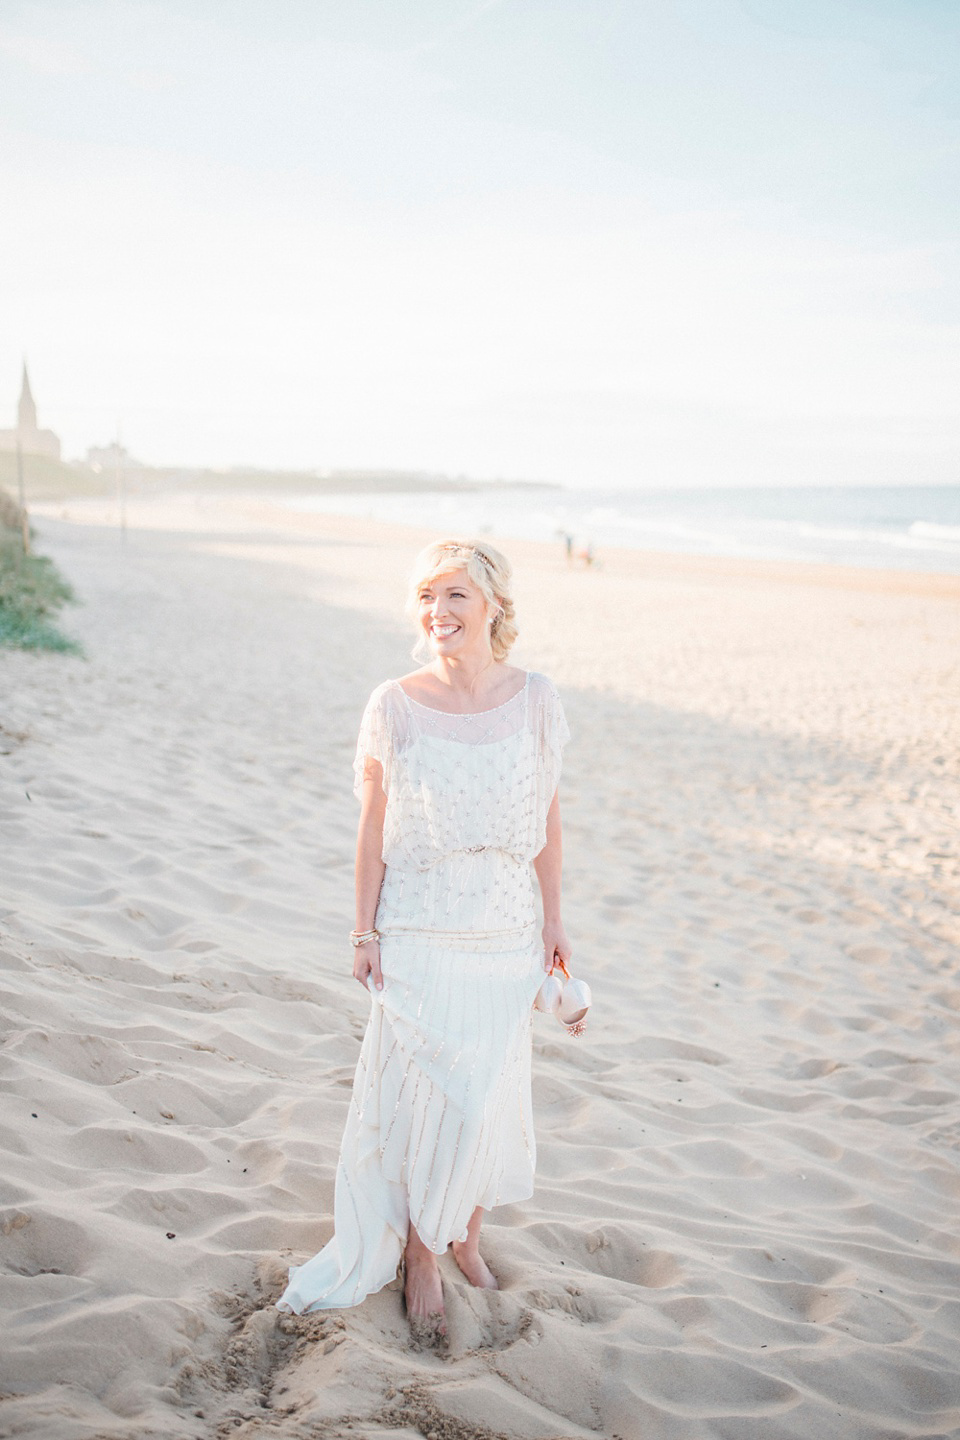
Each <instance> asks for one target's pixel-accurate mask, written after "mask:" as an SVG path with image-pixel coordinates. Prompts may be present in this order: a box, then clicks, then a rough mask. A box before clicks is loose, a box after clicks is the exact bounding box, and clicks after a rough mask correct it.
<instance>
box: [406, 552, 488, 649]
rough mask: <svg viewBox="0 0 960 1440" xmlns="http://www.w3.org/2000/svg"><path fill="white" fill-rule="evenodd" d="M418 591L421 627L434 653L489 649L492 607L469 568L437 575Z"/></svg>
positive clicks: (418, 613)
mask: <svg viewBox="0 0 960 1440" xmlns="http://www.w3.org/2000/svg"><path fill="white" fill-rule="evenodd" d="M417 594H418V607H417V616H418V620H419V623H420V628H421V630H422V631H423V634H424V635H425V636H426V640H427V644H428V645H429V646H430V649H431V651H432V652H433V654H434V655H441V656H452V657H455V656H460V655H463V654H465V653H469V652H471V651H474V650H477V649H485V650H489V649H490V624H489V615H490V606H488V604H487V602H486V600H485V599H484V598H483V595H482V594H481V592H480V591H479V590H478V589H477V587H476V585H474V583H473V581H472V580H470V579H469V578H468V576H467V572H466V570H452V571H451V572H450V573H449V574H448V575H436V576H434V578H433V579H432V580H430V581H429V582H427V583H426V584H424V585H421V586H420V589H419V591H418V592H417Z"/></svg>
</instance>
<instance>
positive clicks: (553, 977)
mask: <svg viewBox="0 0 960 1440" xmlns="http://www.w3.org/2000/svg"><path fill="white" fill-rule="evenodd" d="M558 970H559V971H560V974H561V975H563V977H564V978H563V980H560V979H559V978H558V976H557V971H558ZM592 999H593V997H592V996H591V994H590V986H589V985H588V984H587V982H586V980H574V978H573V976H572V975H571V974H570V971H569V970H568V969H567V967H566V965H565V964H564V963H563V961H562V960H561V959H560V956H559V955H557V956H556V957H555V959H554V962H553V967H552V969H551V971H550V974H549V975H548V976H547V977H546V979H545V980H544V982H543V984H542V985H541V986H540V989H539V990H538V992H537V998H536V1000H534V1002H533V1007H534V1009H535V1010H542V1011H544V1012H545V1013H546V1014H547V1015H556V1017H557V1019H558V1020H559V1021H560V1024H561V1025H562V1026H563V1028H564V1029H565V1030H566V1032H567V1034H568V1035H573V1036H576V1037H577V1038H579V1037H580V1036H581V1035H582V1034H583V1032H584V1031H585V1030H586V1028H587V1011H588V1010H589V1009H590V1005H591V1003H592Z"/></svg>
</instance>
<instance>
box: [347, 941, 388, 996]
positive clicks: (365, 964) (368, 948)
mask: <svg viewBox="0 0 960 1440" xmlns="http://www.w3.org/2000/svg"><path fill="white" fill-rule="evenodd" d="M353 978H354V980H359V981H360V984H361V985H362V986H363V988H364V989H365V990H370V989H371V986H370V985H369V984H368V983H367V982H368V981H369V980H371V979H372V981H373V986H372V988H373V989H374V990H382V989H383V975H382V973H381V970H380V944H379V941H377V940H368V941H367V943H366V945H358V946H357V947H356V948H355V950H354V952H353Z"/></svg>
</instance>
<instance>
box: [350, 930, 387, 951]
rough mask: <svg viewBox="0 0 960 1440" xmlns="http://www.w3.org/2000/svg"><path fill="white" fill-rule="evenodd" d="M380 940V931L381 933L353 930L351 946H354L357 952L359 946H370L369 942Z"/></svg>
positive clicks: (351, 932) (377, 931)
mask: <svg viewBox="0 0 960 1440" xmlns="http://www.w3.org/2000/svg"><path fill="white" fill-rule="evenodd" d="M379 939H380V931H379V930H351V931H350V943H351V945H352V946H353V948H354V949H355V950H356V948H357V946H358V945H366V944H368V943H369V941H371V940H379Z"/></svg>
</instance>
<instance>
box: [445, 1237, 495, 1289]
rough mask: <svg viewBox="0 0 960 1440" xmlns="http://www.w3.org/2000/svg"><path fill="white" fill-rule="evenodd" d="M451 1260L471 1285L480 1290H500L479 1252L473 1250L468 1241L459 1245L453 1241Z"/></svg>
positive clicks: (456, 1241)
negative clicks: (452, 1259) (453, 1260)
mask: <svg viewBox="0 0 960 1440" xmlns="http://www.w3.org/2000/svg"><path fill="white" fill-rule="evenodd" d="M453 1258H454V1259H455V1260H456V1262H457V1264H458V1265H459V1266H460V1269H461V1270H462V1271H463V1273H464V1275H466V1277H467V1279H468V1280H469V1281H470V1284H471V1285H476V1286H477V1287H478V1289H480V1290H499V1289H500V1286H499V1285H498V1284H497V1277H496V1275H494V1273H493V1271H492V1270H491V1269H490V1266H489V1265H488V1264H487V1262H486V1260H484V1259H483V1258H482V1256H481V1254H480V1251H479V1250H475V1249H473V1248H472V1246H471V1245H470V1243H469V1241H467V1242H465V1243H464V1244H463V1245H461V1244H460V1242H459V1241H458V1240H454V1242H453Z"/></svg>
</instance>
